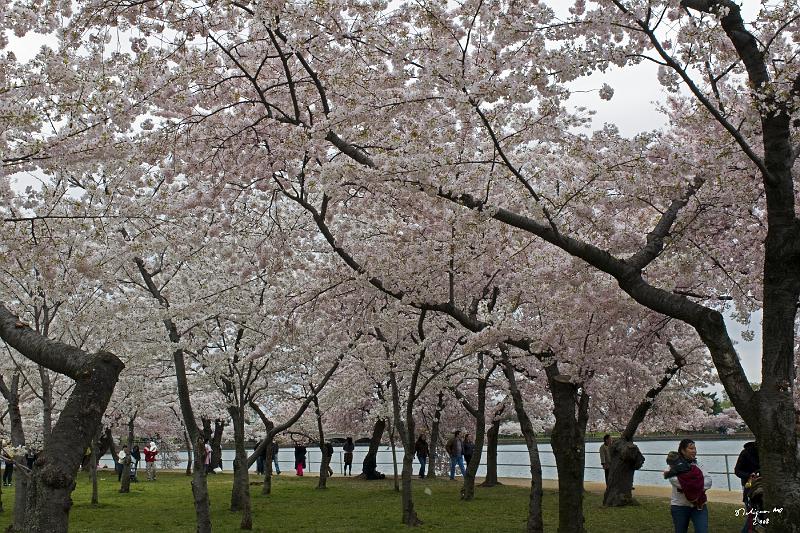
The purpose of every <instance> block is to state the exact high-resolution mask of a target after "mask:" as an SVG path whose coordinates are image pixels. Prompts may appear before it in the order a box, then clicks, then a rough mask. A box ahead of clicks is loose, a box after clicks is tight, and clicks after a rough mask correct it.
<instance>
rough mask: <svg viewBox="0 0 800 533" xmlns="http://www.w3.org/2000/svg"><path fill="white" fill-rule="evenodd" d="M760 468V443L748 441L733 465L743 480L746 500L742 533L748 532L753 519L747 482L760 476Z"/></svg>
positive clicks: (743, 494) (743, 491)
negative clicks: (750, 512)
mask: <svg viewBox="0 0 800 533" xmlns="http://www.w3.org/2000/svg"><path fill="white" fill-rule="evenodd" d="M759 470H761V468H760V466H759V462H758V443H756V442H746V443H745V445H744V449H742V452H741V453H740V454H739V458H738V459H737V460H736V466H734V467H733V473H734V474H736V477H738V478H739V479H740V480H741V481H742V501H743V502H744V508H745V521H744V525H743V526H742V533H747V531H748V530H749V529H750V526H751V524H752V519H751V516H750V514H749V511H750V509H751V506H750V498H749V497H748V495H749V494H748V493H749V491H750V488H749V487H748V486H747V484H748V482H750V481H753V480H754V479H755V478H757V477H758V473H759Z"/></svg>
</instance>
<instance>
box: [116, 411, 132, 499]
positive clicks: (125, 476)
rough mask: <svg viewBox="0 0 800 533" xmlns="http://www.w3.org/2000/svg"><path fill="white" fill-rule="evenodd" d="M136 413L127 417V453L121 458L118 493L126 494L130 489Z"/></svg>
mask: <svg viewBox="0 0 800 533" xmlns="http://www.w3.org/2000/svg"><path fill="white" fill-rule="evenodd" d="M135 419H136V415H133V416H132V417H130V418H129V419H128V454H127V455H126V456H125V459H123V460H122V478H121V479H120V487H119V491H120V493H123V494H127V493H129V492H130V491H131V461H133V455H131V453H132V451H133V429H134V420H135Z"/></svg>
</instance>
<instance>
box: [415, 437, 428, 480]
mask: <svg viewBox="0 0 800 533" xmlns="http://www.w3.org/2000/svg"><path fill="white" fill-rule="evenodd" d="M414 453H415V454H416V455H417V461H419V478H420V479H425V466H426V465H427V464H428V453H429V448H428V441H427V440H425V434H424V433H420V434H419V437H417V442H416V443H415V444H414Z"/></svg>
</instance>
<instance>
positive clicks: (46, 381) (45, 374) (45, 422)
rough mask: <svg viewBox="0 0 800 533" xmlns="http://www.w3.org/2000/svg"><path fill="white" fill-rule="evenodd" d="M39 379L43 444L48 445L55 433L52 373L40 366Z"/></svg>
mask: <svg viewBox="0 0 800 533" xmlns="http://www.w3.org/2000/svg"><path fill="white" fill-rule="evenodd" d="M45 335H46V334H45ZM39 379H40V380H41V383H42V443H43V444H46V443H47V439H49V438H50V433H52V431H53V385H52V383H51V381H50V372H49V371H48V370H47V369H46V368H45V367H43V366H42V365H39Z"/></svg>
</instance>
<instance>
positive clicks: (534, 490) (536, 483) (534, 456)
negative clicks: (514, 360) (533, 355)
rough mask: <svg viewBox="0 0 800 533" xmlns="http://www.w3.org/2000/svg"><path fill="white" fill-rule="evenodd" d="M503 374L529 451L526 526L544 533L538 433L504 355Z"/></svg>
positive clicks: (537, 532)
mask: <svg viewBox="0 0 800 533" xmlns="http://www.w3.org/2000/svg"><path fill="white" fill-rule="evenodd" d="M503 355H504V358H503V363H502V367H503V373H504V374H505V376H506V379H507V380H508V389H509V392H510V393H511V398H512V400H513V401H514V410H515V411H516V413H517V419H518V420H519V426H520V430H521V431H522V435H523V437H525V446H526V448H527V449H528V459H529V460H530V463H531V494H530V498H529V500H528V520H527V522H526V525H525V531H526V533H543V532H544V522H543V520H542V495H543V491H542V463H541V461H540V460H539V446H538V445H537V444H536V433H535V432H534V430H533V424H532V423H531V419H530V417H528V413H526V412H525V403H524V401H523V399H522V394H521V393H520V392H519V388H518V387H517V378H516V376H515V375H514V368H513V367H512V366H511V363H510V361H509V359H508V355H507V354H505V353H504V354H503Z"/></svg>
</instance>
